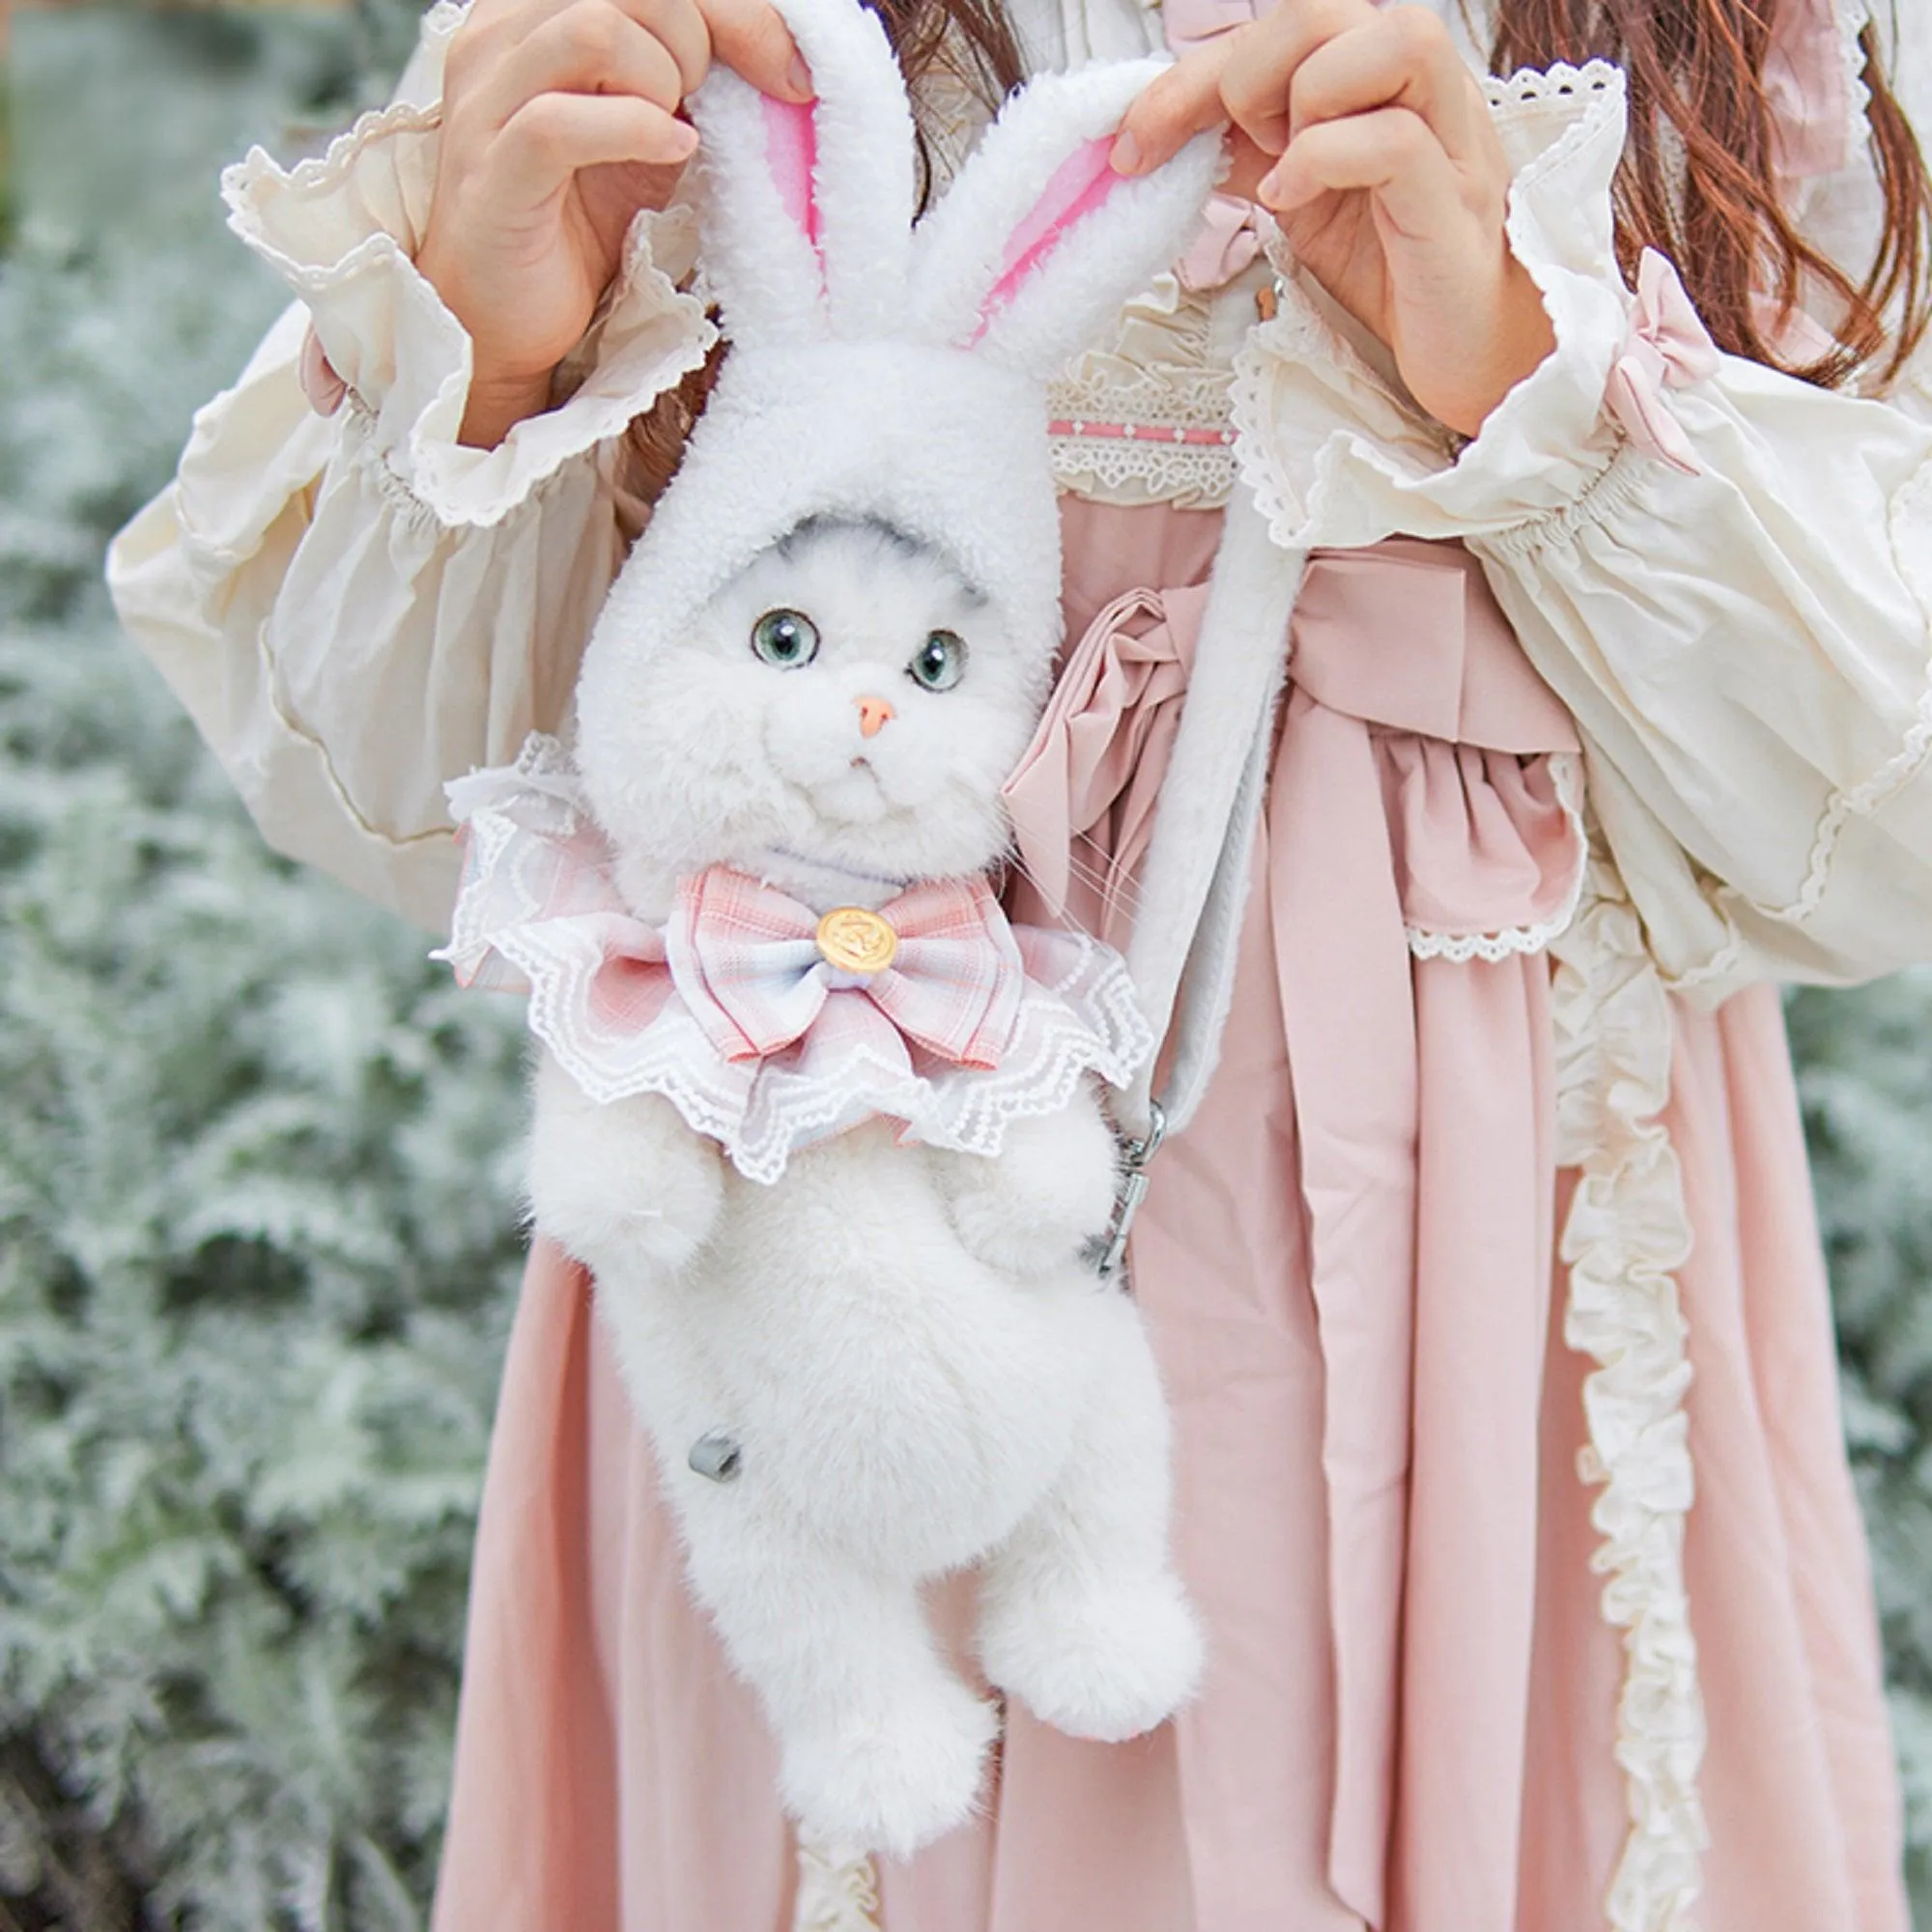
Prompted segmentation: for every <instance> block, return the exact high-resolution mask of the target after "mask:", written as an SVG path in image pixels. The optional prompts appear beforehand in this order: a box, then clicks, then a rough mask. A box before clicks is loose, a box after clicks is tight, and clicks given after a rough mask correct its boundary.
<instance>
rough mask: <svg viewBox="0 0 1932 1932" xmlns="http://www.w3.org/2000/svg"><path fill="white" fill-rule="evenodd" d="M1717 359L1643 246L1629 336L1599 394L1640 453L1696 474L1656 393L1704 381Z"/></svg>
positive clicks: (1681, 296)
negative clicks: (1602, 394)
mask: <svg viewBox="0 0 1932 1932" xmlns="http://www.w3.org/2000/svg"><path fill="white" fill-rule="evenodd" d="M1722 360H1723V358H1722V356H1721V355H1719V352H1718V345H1717V344H1716V343H1715V342H1713V341H1712V340H1711V331H1710V330H1709V329H1708V328H1706V327H1704V322H1703V318H1702V317H1701V316H1699V315H1698V313H1697V310H1696V308H1695V306H1694V305H1693V304H1692V302H1691V300H1690V296H1689V295H1687V294H1686V293H1685V289H1684V283H1683V281H1682V279H1681V278H1680V277H1679V275H1678V273H1677V270H1676V269H1675V268H1674V267H1673V266H1672V264H1671V262H1670V260H1669V259H1668V257H1666V256H1663V255H1660V254H1659V253H1658V252H1657V250H1656V249H1655V248H1646V249H1645V250H1644V251H1643V260H1642V261H1641V262H1640V263H1639V264H1638V266H1637V276H1636V306H1635V308H1634V310H1633V311H1632V314H1631V329H1630V335H1629V337H1628V338H1627V339H1626V341H1625V343H1624V346H1623V350H1622V352H1621V353H1620V354H1619V355H1618V356H1617V360H1616V363H1615V366H1614V367H1613V368H1612V369H1611V370H1610V380H1609V385H1608V387H1607V388H1606V389H1605V394H1604V401H1605V405H1606V406H1607V407H1608V409H1609V411H1610V413H1611V414H1612V415H1614V416H1615V417H1616V419H1617V420H1618V422H1620V423H1621V424H1622V425H1623V426H1624V428H1625V430H1626V431H1628V432H1629V435H1630V440H1631V441H1632V442H1634V444H1635V445H1636V446H1637V448H1639V449H1641V450H1642V451H1644V453H1645V454H1646V455H1649V456H1654V457H1656V458H1657V459H1658V460H1659V461H1660V462H1662V463H1667V464H1669V465H1670V467H1671V468H1672V469H1679V470H1682V471H1683V472H1684V474H1685V475H1687V476H1696V475H1699V474H1701V473H1702V470H1703V465H1702V464H1700V463H1699V462H1698V461H1697V455H1696V452H1695V451H1694V450H1693V449H1692V448H1691V447H1690V437H1689V436H1687V435H1686V434H1685V431H1684V425H1683V424H1682V423H1680V422H1679V421H1678V420H1677V416H1676V413H1675V412H1674V411H1672V410H1671V408H1670V406H1669V405H1668V403H1666V402H1665V400H1664V394H1663V392H1664V390H1665V389H1666V388H1670V389H1681V388H1684V387H1686V386H1687V385H1689V384H1691V383H1702V382H1707V381H1709V379H1710V378H1711V377H1713V376H1715V375H1716V374H1717V373H1718V370H1719V367H1720V366H1721V364H1722Z"/></svg>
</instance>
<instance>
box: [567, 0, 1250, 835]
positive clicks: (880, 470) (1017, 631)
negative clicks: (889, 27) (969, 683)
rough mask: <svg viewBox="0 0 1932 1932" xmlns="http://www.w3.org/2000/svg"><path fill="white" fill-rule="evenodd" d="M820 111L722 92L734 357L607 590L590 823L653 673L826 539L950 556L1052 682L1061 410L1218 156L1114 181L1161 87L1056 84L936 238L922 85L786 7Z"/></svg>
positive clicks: (834, 4)
mask: <svg viewBox="0 0 1932 1932" xmlns="http://www.w3.org/2000/svg"><path fill="white" fill-rule="evenodd" d="M779 8H780V12H781V14H783V15H784V17H785V19H786V21H787V23H788V24H789V25H790V27H791V29H792V32H793V34H794V35H795V37H796V39H797V41H798V43H799V45H800V47H801V48H802V50H803V51H804V54H805V57H806V60H807V61H808V63H809V64H810V68H811V72H812V78H813V82H814V84H815V86H816V87H817V89H818V98H817V99H815V100H814V101H813V102H811V103H810V105H808V106H805V107H793V106H790V105H788V104H786V103H783V102H781V101H777V100H774V99H768V98H767V97H765V96H763V95H761V94H759V93H757V92H756V91H755V90H754V89H753V88H752V87H751V86H749V85H748V84H747V83H746V82H744V81H743V80H741V79H739V78H738V76H737V75H735V74H733V73H731V72H729V71H726V70H724V69H722V68H721V69H714V70H713V71H712V73H711V76H710V77H709V78H708V79H707V80H706V82H705V83H704V85H703V87H702V88H701V89H699V91H698V92H697V94H696V96H695V97H694V98H693V100H692V103H691V111H692V115H693V118H694V119H695V120H696V124H697V126H698V129H699V131H700V134H701V135H702V147H701V149H700V157H701V158H700V166H701V170H702V174H701V188H702V202H701V206H702V213H703V220H704V254H703V258H702V262H701V273H702V275H703V277H704V280H705V282H706V284H707V285H708V287H709V289H710V290H711V292H712V293H713V294H714V295H715V296H716V298H717V300H718V302H719V305H720V307H721V310H722V312H723V319H724V327H725V335H726V337H727V338H728V340H729V343H730V353H729V355H727V356H726V358H725V365H724V369H723V371H722V373H721V375H720V378H719V381H718V384H717V386H716V388H715V389H714V391H713V393H712V396H711V399H710V401H709V403H708V404H707V406H706V408H705V411H704V413H703V416H702V418H701V419H700V421H699V422H698V424H697V426H696V429H695V431H694V432H693V434H692V437H691V440H690V444H689V447H688V449H687V451H686V453H685V457H684V461H683V464H682V466H681V467H680V469H679V470H678V472H677V475H676V477H675V478H674V480H673V481H672V483H671V485H670V487H669V489H668V491H667V492H666V494H665V497H664V498H663V500H662V501H661V502H660V503H659V505H658V506H657V509H656V510H655V512H654V514H653V516H652V518H651V521H650V524H649V526H647V528H646V529H645V532H644V534H643V536H642V537H641V538H640V539H639V543H638V545H637V547H636V549H635V550H634V552H633V553H632V555H631V558H630V560H629V562H628V563H627V564H626V566H625V568H624V570H623V573H622V574H621V576H620V577H619V579H618V581H617V583H616V585H615V587H614V588H613V589H612V591H611V597H610V599H609V602H608V603H607V605H606V607H605V610H604V612H603V614H602V616H601V618H600V619H599V622H598V625H597V628H596V631H595V633H594V635H593V637H592V639H591V641H590V645H589V649H588V652H587V653H586V656H585V660H584V665H583V672H582V680H581V682H580V685H579V696H578V729H579V745H578V750H579V756H580V760H581V763H582V770H583V774H584V777H585V780H586V781H587V782H588V784H589V787H590V791H591V794H592V798H593V801H594V799H595V798H596V797H597V795H598V794H599V793H600V791H602V790H603V789H604V784H605V782H606V781H608V782H609V784H610V785H611V786H612V787H621V784H622V771H623V766H624V762H625V756H626V753H625V747H624V742H623V741H624V738H625V731H624V726H623V720H624V716H625V713H626V711H627V710H628V708H629V702H628V701H629V695H630V686H631V684H632V681H633V678H634V676H635V674H636V673H637V671H638V669H639V667H640V666H641V665H643V664H644V663H645V662H646V661H647V659H648V657H649V655H650V654H651V652H652V651H653V650H654V648H655V647H656V646H657V645H658V644H659V643H660V642H661V641H662V640H663V639H667V638H669V637H673V636H675V635H676V634H677V633H678V631H679V629H680V627H682V626H684V625H685V624H687V623H688V621H689V620H690V619H691V617H692V616H693V615H694V614H695V613H696V611H698V610H699V609H701V608H702V607H703V606H704V605H705V604H706V603H707V602H709V600H710V599H711V598H712V597H713V596H714V595H716V593H717V592H718V591H719V590H721V589H722V588H723V587H724V586H725V583H727V582H729V581H730V580H731V579H732V578H733V577H734V576H736V575H737V574H738V572H740V571H741V570H742V569H744V567H745V566H746V565H747V564H749V563H750V562H751V561H752V560H753V557H755V556H757V555H758V554H760V553H761V552H763V551H764V550H766V549H768V548H769V547H770V546H771V545H772V544H773V543H775V542H777V541H778V540H779V539H781V538H782V537H783V536H785V535H787V534H788V533H789V532H790V531H792V530H794V529H796V528H797V527H798V526H800V525H801V524H804V523H806V522H808V521H809V520H810V519H813V518H843V519H866V520H877V521H880V522H883V523H886V524H889V525H891V526H895V527H896V528H898V529H900V530H902V531H903V532H905V533H906V534H907V535H909V536H911V537H913V538H916V539H918V540H919V541H921V542H923V543H925V544H929V545H931V546H932V547H933V548H934V549H936V550H937V551H938V552H939V553H940V554H943V555H945V556H946V557H948V558H949V559H950V560H951V561H952V563H953V565H954V566H955V567H956V568H957V569H958V571H959V572H960V574H961V575H962V576H963V577H964V578H966V580H967V581H968V582H970V583H971V584H973V585H974V587H975V588H977V589H978V590H980V592H981V593H983V594H984V595H985V596H986V598H987V599H988V601H989V603H990V604H991V605H992V607H993V609H994V610H995V611H996V612H997V613H998V614H999V615H1000V617H1001V618H1002V619H1003V620H1004V623H1005V626H1006V628H1007V631H1008V635H1009V638H1010V639H1011V640H1012V641H1013V642H1014V643H1015V644H1016V645H1017V646H1018V647H1019V648H1021V649H1022V650H1023V651H1025V652H1026V653H1027V654H1028V656H1029V657H1030V658H1031V659H1032V660H1033V661H1034V662H1035V663H1037V668H1038V675H1039V677H1040V679H1041V681H1042V683H1043V682H1044V680H1045V678H1046V676H1047V674H1048V671H1049V668H1050V666H1051V663H1052V659H1053V655H1054V652H1055V650H1056V649H1057V647H1058V644H1059V640H1060V631H1061V622H1060V545H1059V526H1058V517H1057V513H1056V507H1055V494H1054V484H1053V478H1052V472H1051V469H1050V466H1049V461H1048V453H1047V440H1046V409H1045V397H1044V385H1045V384H1046V382H1047V381H1048V379H1049V378H1051V377H1052V376H1054V375H1055V374H1057V373H1058V372H1059V371H1060V369H1061V368H1062V367H1063V366H1064V365H1065V362H1066V361H1067V360H1068V359H1069V358H1070V357H1071V356H1072V355H1076V354H1077V353H1079V352H1080V351H1081V350H1082V349H1084V348H1086V347H1088V346H1089V345H1090V344H1091V343H1092V342H1093V341H1094V340H1095V339H1096V338H1097V337H1098V336H1099V335H1100V334H1101V333H1102V332H1103V331H1104V329H1105V328H1106V327H1107V325H1108V323H1109V322H1110V321H1111V319H1112V318H1113V317H1114V316H1115V315H1116V314H1117V313H1118V311H1119V308H1120V306H1121V304H1122V302H1123V301H1124V300H1126V299H1127V298H1129V297H1130V296H1132V295H1133V294H1134V293H1135V292H1136V291H1138V290H1139V289H1141V288H1143V287H1145V286H1146V284H1147V282H1148V281H1149V280H1150V279H1151V277H1152V275H1153V274H1154V273H1155V272H1156V271H1157V270H1159V268H1160V267H1161V266H1162V265H1164V264H1165V263H1166V262H1168V261H1170V260H1172V259H1173V258H1174V256H1175V255H1177V254H1178V253H1179V250H1180V248H1181V247H1182V246H1183V245H1184V243H1185V241H1186V240H1187V237H1188V235H1189V234H1190V233H1191V232H1192V229H1193V226H1194V223H1195V222H1196V221H1197V220H1198V218H1199V213H1200V210H1201V207H1202V205H1203V203H1204V201H1205V199H1206V197H1207V195H1208V191H1209V189H1210V187H1211V185H1212V183H1213V179H1214V176H1215V173H1216V171H1217V166H1218V161H1219V148H1218V143H1217V142H1216V141H1215V140H1214V138H1213V137H1211V136H1204V137H1202V138H1201V139H1199V140H1197V141H1195V142H1193V143H1191V144H1190V145H1189V146H1188V147H1187V148H1186V149H1185V150H1183V152H1182V153H1181V154H1180V155H1179V156H1177V157H1176V159H1175V160H1174V161H1172V162H1170V163H1169V164H1168V165H1167V166H1166V167H1164V168H1162V169H1159V170H1157V171H1156V172H1155V173H1153V174H1152V175H1151V176H1149V177H1146V178H1144V179H1140V180H1128V179H1125V178H1122V177H1121V176H1118V175H1116V174H1115V173H1114V172H1113V171H1112V169H1111V168H1110V167H1109V165H1108V161H1107V154H1108V149H1109V147H1110V145H1111V136H1112V134H1113V132H1114V130H1115V129H1116V128H1118V127H1119V125H1120V122H1121V119H1122V115H1123V114H1124V112H1125V111H1126V108H1127V106H1128V104H1129V103H1130V102H1131V101H1132V100H1133V99H1134V98H1135V96H1136V95H1137V94H1138V93H1139V92H1140V90H1141V89H1142V88H1143V87H1145V86H1146V85H1147V83H1148V81H1149V80H1150V79H1151V78H1152V76H1153V75H1154V74H1155V73H1157V72H1158V71H1159V68H1160V64H1159V63H1158V62H1154V61H1136V62H1131V63H1124V64H1114V65H1107V66H1097V67H1091V68H1087V69H1085V70H1082V71H1077V72H1074V73H1069V74H1056V75H1048V76H1046V77H1044V78H1042V79H1039V80H1037V81H1035V82H1034V83H1032V84H1031V85H1030V86H1029V87H1027V88H1026V89H1025V90H1023V91H1022V92H1021V93H1019V94H1017V95H1015V96H1014V97H1013V98H1012V99H1010V100H1009V102H1008V104H1007V107H1006V109H1005V111H1004V112H1003V113H1002V114H1001V116H1000V117H999V119H998V121H997V122H996V123H995V124H994V126H993V127H992V128H989V129H988V130H987V132H986V135H985V137H984V139H983V140H982V142H981V143H980V148H979V149H978V150H977V151H976V153H975V154H974V155H973V156H971V158H970V159H969V161H968V162H967V164H966V166H965V167H964V168H963V169H962V170H961V171H960V173H959V175H958V177H957V178H956V179H955V181H954V182H953V184H952V188H951V189H950V191H949V192H948V193H947V194H946V196H945V197H944V199H943V200H942V201H941V202H940V203H939V204H938V206H936V207H935V208H934V209H933V210H932V211H931V213H928V214H927V215H926V216H925V217H924V218H923V219H921V220H919V221H917V222H915V220H914V211H915V206H916V198H917V190H916V160H915V156H916V149H915V143H914V135H913V121H912V114H911V110H910V108H909V106H908V103H907V99H906V94H905V88H904V84H903V82H902V80H901V78H900V75H899V71H898V68H897V64H896V62H895V59H894V57H893V54H892V51H891V48H890V46H889V45H888V43H887V40H886V36H885V34H884V32H883V30H882V28H881V27H880V25H879V22H878V21H877V20H876V19H875V18H874V17H873V15H872V14H869V13H868V12H867V11H866V10H865V9H864V8H863V7H861V6H860V5H859V4H858V0H779Z"/></svg>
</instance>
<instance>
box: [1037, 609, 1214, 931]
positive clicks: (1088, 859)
mask: <svg viewBox="0 0 1932 1932" xmlns="http://www.w3.org/2000/svg"><path fill="white" fill-rule="evenodd" d="M1207 603H1208V590H1207V586H1206V585H1205V584H1203V585H1198V586H1195V587H1192V588H1188V589H1181V590H1166V591H1152V590H1134V591H1130V592H1128V593H1127V595H1126V596H1124V597H1121V598H1117V599H1116V600H1115V601H1114V602H1113V603H1112V604H1110V605H1108V607H1107V608H1106V609H1105V610H1104V611H1101V612H1100V614H1099V615H1098V616H1097V617H1096V618H1095V619H1094V622H1093V623H1092V624H1091V625H1090V626H1089V627H1088V630H1087V634H1086V636H1085V637H1083V638H1082V639H1081V640H1080V642H1079V643H1078V644H1077V645H1076V646H1075V647H1074V650H1073V653H1072V655H1071V656H1070V657H1069V658H1068V659H1067V660H1066V664H1065V668H1064V669H1063V670H1062V672H1061V675H1060V680H1059V682H1058V684H1057V685H1056V686H1055V688H1054V693H1053V696H1052V697H1051V698H1050V699H1049V700H1048V702H1047V707H1046V710H1045V711H1044V713H1042V714H1041V717H1040V721H1039V725H1038V726H1037V729H1036V730H1035V733H1034V738H1033V743H1032V744H1031V745H1029V746H1028V748H1027V750H1026V753H1024V755H1023V756H1022V757H1021V759H1020V761H1019V763H1018V765H1017V766H1015V767H1014V770H1013V775H1012V777H1011V778H1009V780H1008V781H1007V785H1006V793H1005V797H1006V804H1007V810H1008V812H1009V815H1010V817H1011V819H1012V825H1013V838H1014V842H1015V843H1016V844H1017V845H1018V847H1019V854H1020V864H1021V867H1022V868H1023V869H1024V871H1025V872H1026V875H1027V877H1028V878H1029V879H1030V880H1031V881H1032V882H1033V884H1034V886H1035V887H1036V888H1037V890H1038V892H1039V894H1040V895H1041V897H1042V898H1043V899H1044V900H1045V901H1046V904H1047V908H1048V910H1049V911H1050V912H1051V913H1052V914H1053V915H1054V916H1055V917H1056V918H1062V919H1071V920H1072V922H1073V923H1075V924H1076V925H1079V926H1081V927H1083V928H1084V929H1085V930H1087V931H1089V932H1093V933H1096V934H1098V935H1099V937H1100V938H1102V939H1104V940H1106V941H1107V943H1108V944H1109V945H1118V944H1120V942H1121V940H1122V938H1123V937H1124V936H1125V934H1126V932H1127V931H1128V930H1129V928H1130V927H1131V926H1132V924H1133V903H1132V899H1133V879H1134V875H1135V873H1136V872H1137V871H1138V869H1139V867H1140V863H1141V860H1142V858H1143V857H1144V856H1145V854H1146V851H1147V843H1148V838H1149V835H1150V834H1151V831H1152V829H1153V810H1154V802H1155V799H1156V797H1157V795H1158V793H1159V790H1160V781H1161V777H1162V775H1163V774H1164V773H1165V772H1166V770H1167V761H1168V756H1169V753H1171V752H1172V750H1173V746H1174V734H1175V731H1176V729H1177V728H1178V727H1179V723H1180V700H1181V696H1182V695H1183V694H1184V693H1185V691H1186V689H1187V672H1188V668H1189V667H1190V666H1191V665H1192V663H1193V661H1194V640H1195V639H1196V638H1198V637H1199V636H1200V634H1201V616H1202V612H1203V611H1205V610H1206V608H1207Z"/></svg>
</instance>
